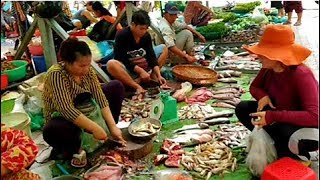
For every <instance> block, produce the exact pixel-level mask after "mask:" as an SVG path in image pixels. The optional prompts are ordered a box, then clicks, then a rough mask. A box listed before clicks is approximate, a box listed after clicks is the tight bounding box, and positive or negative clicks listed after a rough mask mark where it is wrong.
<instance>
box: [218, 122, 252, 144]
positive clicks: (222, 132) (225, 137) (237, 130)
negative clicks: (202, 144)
mask: <svg viewBox="0 0 320 180" xmlns="http://www.w3.org/2000/svg"><path fill="white" fill-rule="evenodd" d="M249 134H250V131H249V130H248V129H247V128H246V127H245V126H243V125H242V124H241V123H235V124H224V125H219V129H218V130H216V131H215V138H216V139H217V140H218V141H221V142H222V143H223V144H225V145H226V146H229V147H230V148H234V147H245V142H244V140H245V138H247V136H248V135H249Z"/></svg>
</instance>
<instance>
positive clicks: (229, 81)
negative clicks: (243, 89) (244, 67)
mask: <svg viewBox="0 0 320 180" xmlns="http://www.w3.org/2000/svg"><path fill="white" fill-rule="evenodd" d="M218 82H222V83H237V82H238V81H237V80H236V79H234V78H221V79H218Z"/></svg>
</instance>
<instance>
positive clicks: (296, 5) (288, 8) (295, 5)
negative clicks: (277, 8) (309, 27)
mask: <svg viewBox="0 0 320 180" xmlns="http://www.w3.org/2000/svg"><path fill="white" fill-rule="evenodd" d="M283 5H284V10H285V12H286V13H288V21H287V22H286V23H285V24H291V23H292V22H291V18H292V12H293V10H295V12H296V13H297V15H298V20H297V22H296V23H294V25H295V26H300V25H301V19H302V11H303V7H302V2H301V1H284V2H283Z"/></svg>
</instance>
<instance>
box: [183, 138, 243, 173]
mask: <svg viewBox="0 0 320 180" xmlns="http://www.w3.org/2000/svg"><path fill="white" fill-rule="evenodd" d="M181 164H182V165H183V166H184V167H185V168H186V169H188V170H189V171H192V170H193V171H196V172H199V173H200V174H201V176H203V177H206V179H209V178H210V177H211V176H212V175H216V174H224V173H227V172H228V171H230V170H231V171H232V172H233V171H235V169H236V166H237V159H236V158H235V157H233V154H232V152H231V149H230V148H229V147H227V146H226V145H225V144H223V143H221V142H209V143H205V144H200V145H198V146H196V147H194V150H193V151H192V152H186V153H185V155H182V159H181Z"/></svg>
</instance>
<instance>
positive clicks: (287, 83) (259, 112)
mask: <svg viewBox="0 0 320 180" xmlns="http://www.w3.org/2000/svg"><path fill="white" fill-rule="evenodd" d="M243 48H244V49H246V50H247V51H249V52H250V53H253V54H256V55H257V56H258V57H259V59H260V61H261V64H262V69H261V70H260V72H259V73H258V75H257V76H256V78H255V79H254V81H253V82H252V84H251V86H250V93H251V95H252V96H253V97H254V98H255V99H256V101H242V102H241V103H239V104H238V105H237V107H236V110H235V111H236V115H237V117H238V119H239V120H240V122H242V123H243V124H244V125H245V126H246V127H247V128H248V129H249V130H253V128H254V126H259V127H262V128H264V129H265V130H266V131H267V132H268V134H269V135H270V136H271V137H272V138H273V140H274V141H275V147H276V149H277V153H278V157H279V158H280V157H284V156H288V157H292V158H301V159H302V160H314V159H316V158H319V155H318V152H319V150H318V149H319V146H318V142H319V135H318V134H319V129H318V126H319V123H318V109H319V100H318V98H319V89H318V87H319V84H318V82H317V80H316V79H315V77H314V75H313V73H312V71H311V70H310V69H309V68H308V67H307V66H306V65H304V64H303V62H304V61H305V60H306V59H307V57H308V56H309V55H310V54H311V51H310V50H309V49H307V48H305V47H303V46H301V45H299V44H296V43H295V34H294V32H293V30H292V29H291V27H289V26H285V25H267V26H266V28H265V30H264V33H263V35H262V37H261V39H260V42H259V43H258V44H256V45H253V46H244V47H243ZM252 118H257V120H255V121H252Z"/></svg>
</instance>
